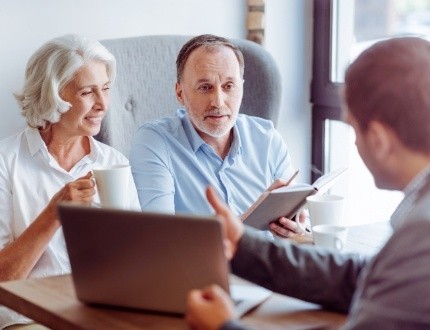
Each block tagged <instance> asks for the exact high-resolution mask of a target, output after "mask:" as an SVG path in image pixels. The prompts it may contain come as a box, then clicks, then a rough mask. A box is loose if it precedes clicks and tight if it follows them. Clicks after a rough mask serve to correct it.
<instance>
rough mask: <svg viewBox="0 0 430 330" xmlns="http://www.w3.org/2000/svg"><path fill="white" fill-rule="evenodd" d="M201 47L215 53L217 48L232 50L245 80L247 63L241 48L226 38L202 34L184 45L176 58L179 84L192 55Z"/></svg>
mask: <svg viewBox="0 0 430 330" xmlns="http://www.w3.org/2000/svg"><path fill="white" fill-rule="evenodd" d="M200 47H204V48H205V50H207V51H209V52H210V51H213V50H214V49H216V48H217V47H228V48H230V49H231V50H232V51H233V52H234V55H236V58H237V61H238V62H239V70H240V75H241V77H242V78H243V73H244V71H245V61H244V59H243V54H242V52H241V50H240V49H239V47H238V46H236V45H235V44H234V43H232V42H231V41H230V40H228V39H226V38H223V37H218V36H216V35H213V34H202V35H199V36H197V37H194V38H192V39H191V40H189V41H187V43H186V44H185V45H183V46H182V48H181V50H180V51H179V54H178V57H177V58H176V80H177V82H180V81H181V79H182V74H183V72H184V68H185V63H186V62H187V60H188V58H189V57H190V55H191V53H192V52H193V51H194V50H196V49H197V48H200Z"/></svg>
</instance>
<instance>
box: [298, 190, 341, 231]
mask: <svg viewBox="0 0 430 330" xmlns="http://www.w3.org/2000/svg"><path fill="white" fill-rule="evenodd" d="M306 205H307V207H308V211H309V219H310V221H311V226H312V228H313V227H314V226H317V225H341V224H342V222H343V216H344V209H345V198H344V197H342V196H337V195H313V196H309V197H307V198H306Z"/></svg>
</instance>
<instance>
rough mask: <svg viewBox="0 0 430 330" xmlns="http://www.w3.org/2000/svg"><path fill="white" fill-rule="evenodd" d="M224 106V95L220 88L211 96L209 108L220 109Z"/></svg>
mask: <svg viewBox="0 0 430 330" xmlns="http://www.w3.org/2000/svg"><path fill="white" fill-rule="evenodd" d="M223 105H224V93H223V91H222V89H221V88H215V89H214V91H213V93H212V95H211V106H212V107H214V108H221V107H222V106H223Z"/></svg>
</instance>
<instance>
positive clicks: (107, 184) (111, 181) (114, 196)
mask: <svg viewBox="0 0 430 330" xmlns="http://www.w3.org/2000/svg"><path fill="white" fill-rule="evenodd" d="M93 175H94V178H95V179H96V185H97V191H98V194H99V197H100V203H101V206H102V207H109V208H120V209H124V208H126V205H127V200H128V191H129V183H130V175H131V171H130V165H114V166H110V167H104V168H95V169H93Z"/></svg>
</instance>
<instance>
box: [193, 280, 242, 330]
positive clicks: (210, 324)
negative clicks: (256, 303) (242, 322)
mask: <svg viewBox="0 0 430 330" xmlns="http://www.w3.org/2000/svg"><path fill="white" fill-rule="evenodd" d="M186 309H187V311H186V314H185V315H186V316H185V318H186V320H187V322H188V324H189V325H190V326H191V327H192V329H219V328H220V327H221V325H222V324H224V323H225V322H226V321H227V320H230V319H233V318H236V317H237V316H236V313H235V311H234V304H233V302H232V301H231V299H230V297H229V295H228V294H227V293H226V292H225V291H224V290H223V289H222V288H221V287H219V286H218V285H210V286H207V287H205V288H203V289H201V290H192V291H190V292H189V293H188V296H187V306H186Z"/></svg>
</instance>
